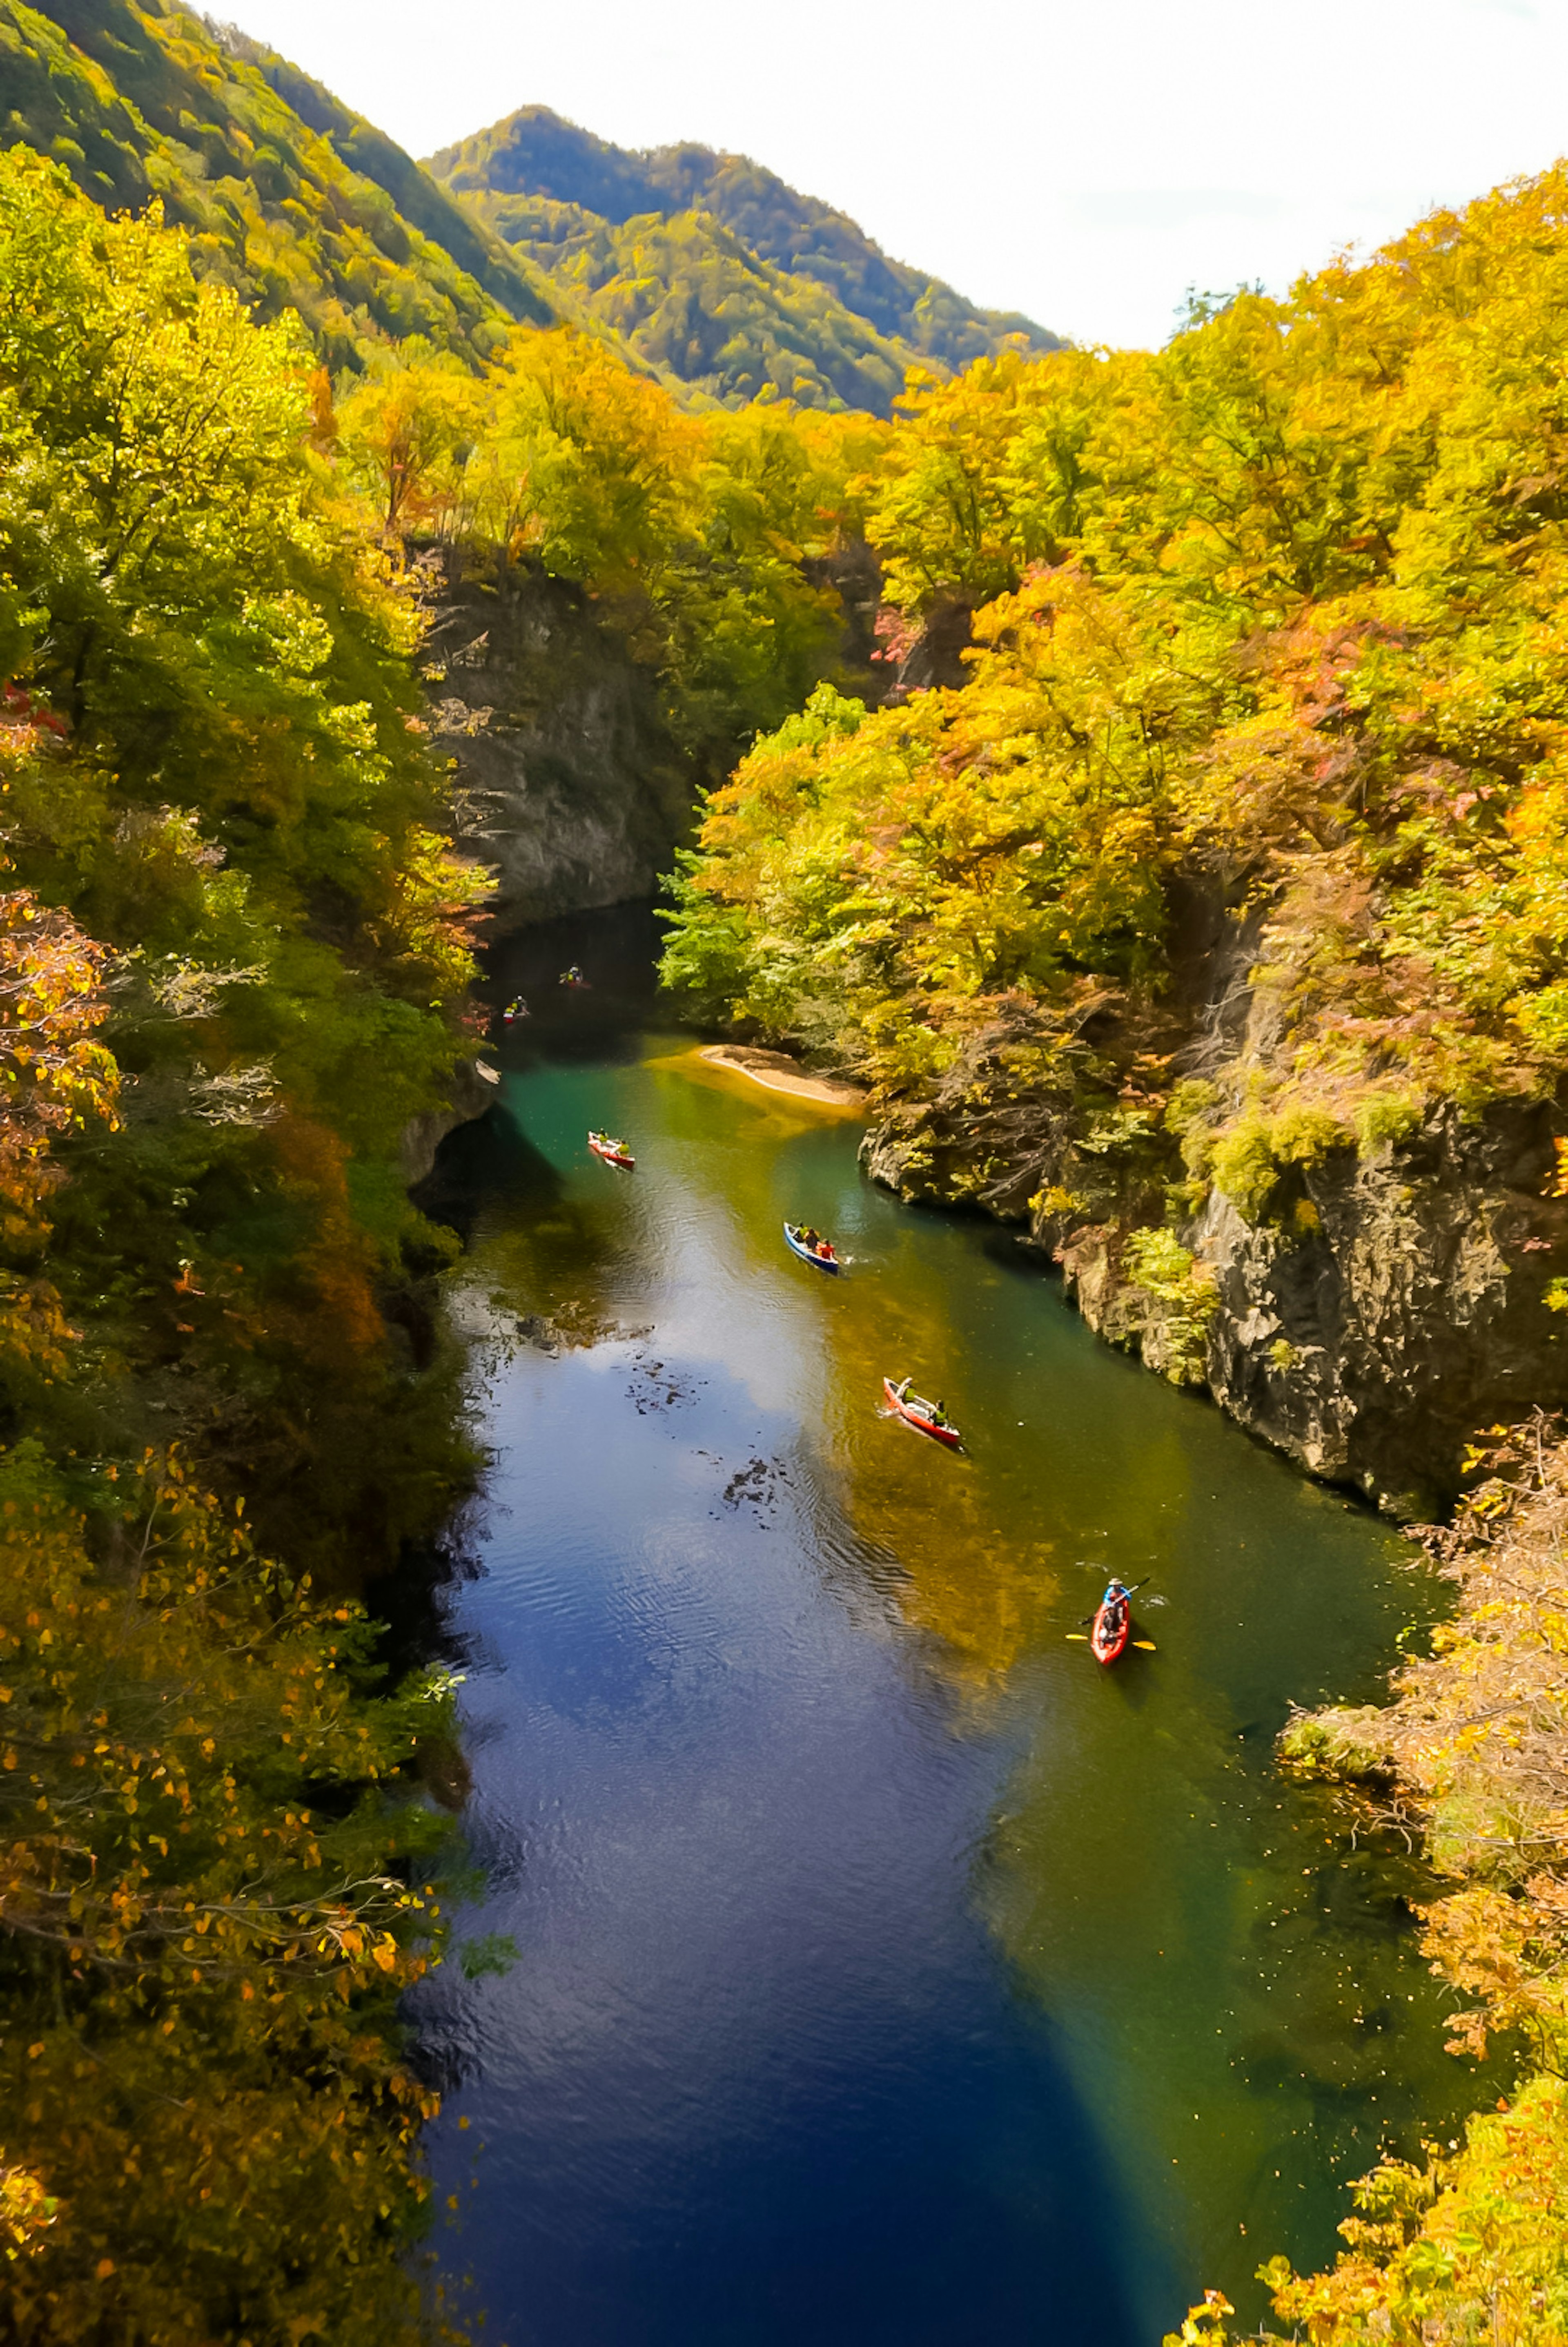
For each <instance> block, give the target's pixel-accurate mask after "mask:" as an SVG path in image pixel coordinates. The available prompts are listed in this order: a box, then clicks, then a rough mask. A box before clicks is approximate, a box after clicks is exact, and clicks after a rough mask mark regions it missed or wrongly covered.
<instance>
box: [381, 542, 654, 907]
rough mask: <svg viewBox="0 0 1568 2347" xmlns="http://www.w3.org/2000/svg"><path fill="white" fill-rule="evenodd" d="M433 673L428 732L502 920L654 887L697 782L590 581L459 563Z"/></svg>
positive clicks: (445, 602) (430, 667)
mask: <svg viewBox="0 0 1568 2347" xmlns="http://www.w3.org/2000/svg"><path fill="white" fill-rule="evenodd" d="M426 676H427V682H428V684H429V688H430V693H431V705H432V723H433V730H434V732H435V733H436V736H437V739H438V741H439V743H440V744H441V746H442V747H443V749H445V750H448V751H450V752H451V753H452V754H453V756H454V757H455V759H456V761H457V766H458V774H459V781H460V786H461V792H462V802H461V804H462V813H463V840H464V843H465V844H466V845H467V846H470V847H472V849H473V852H474V853H475V854H476V855H479V856H483V857H484V861H485V862H486V863H488V864H491V865H493V866H494V867H495V870H496V872H497V874H498V876H499V880H500V890H499V894H498V897H497V898H496V903H495V927H496V928H497V929H499V930H501V931H503V932H504V931H506V930H510V929H516V928H524V926H525V925H526V924H527V923H529V922H531V921H539V920H547V919H550V918H552V917H555V915H557V914H560V913H574V912H588V911H592V910H593V909H595V908H596V907H599V906H602V905H614V904H619V903H622V902H624V901H625V900H626V899H627V898H630V897H650V896H652V895H653V893H654V890H655V887H656V886H657V880H658V877H659V875H660V874H661V873H664V872H667V870H668V869H669V866H670V859H671V856H672V855H673V853H674V850H675V848H676V846H677V844H678V843H679V842H680V841H681V840H683V839H684V838H685V837H686V835H687V831H688V829H689V827H690V823H691V815H692V803H693V800H694V798H695V796H696V789H695V785H694V784H693V782H692V779H691V777H690V775H689V773H687V772H685V771H683V769H682V766H681V764H680V762H679V760H678V759H677V756H676V754H675V752H674V750H673V747H672V745H671V743H670V741H669V738H668V736H667V733H666V732H665V729H664V727H663V726H662V724H661V723H660V720H659V712H658V705H657V691H656V680H655V678H654V676H653V674H652V672H651V671H649V670H648V669H647V668H646V667H644V666H641V665H639V663H638V662H637V661H636V660H635V659H634V657H633V656H632V652H631V651H630V648H629V647H628V645H627V643H626V639H625V637H624V636H623V635H621V634H620V632H619V631H618V630H616V628H615V627H614V625H613V624H612V623H611V622H610V621H609V620H607V619H606V618H605V617H604V616H603V615H602V614H601V613H600V611H599V610H598V608H597V607H596V604H595V602H594V601H593V600H592V599H591V598H590V597H589V596H588V595H587V594H586V593H585V591H584V590H583V589H581V588H578V587H575V586H573V585H572V584H571V583H570V582H569V581H567V580H565V579H552V578H549V577H547V576H546V575H545V573H544V572H543V571H541V570H538V569H533V568H531V567H529V568H508V569H503V570H501V571H499V572H497V571H496V570H494V569H483V570H474V571H467V570H465V569H463V566H462V565H461V564H460V563H459V562H457V561H456V560H455V559H454V560H453V561H452V562H451V563H450V564H449V566H448V567H447V569H446V570H445V572H444V574H443V579H442V580H441V583H440V585H439V588H438V589H437V591H436V595H435V614H434V619H433V626H432V630H431V634H430V638H429V641H428V652H427V661H426Z"/></svg>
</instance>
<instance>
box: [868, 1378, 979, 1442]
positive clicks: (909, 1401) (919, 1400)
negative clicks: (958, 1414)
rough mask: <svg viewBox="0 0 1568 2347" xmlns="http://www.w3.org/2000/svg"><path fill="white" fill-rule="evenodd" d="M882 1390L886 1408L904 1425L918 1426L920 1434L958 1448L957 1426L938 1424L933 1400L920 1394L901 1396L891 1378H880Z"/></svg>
mask: <svg viewBox="0 0 1568 2347" xmlns="http://www.w3.org/2000/svg"><path fill="white" fill-rule="evenodd" d="M882 1391H883V1393H884V1394H885V1395H886V1396H887V1403H888V1408H889V1409H891V1411H892V1412H893V1413H894V1415H895V1416H896V1417H898V1418H901V1419H903V1421H904V1423H905V1425H906V1426H915V1427H918V1428H919V1429H920V1430H921V1433H922V1434H929V1435H931V1436H932V1437H933V1438H934V1439H935V1440H936V1441H938V1442H945V1443H946V1444H947V1447H948V1449H949V1450H957V1449H958V1446H959V1441H960V1436H959V1431H958V1429H957V1427H956V1426H938V1424H937V1423H936V1419H935V1416H934V1412H935V1409H936V1404H935V1403H934V1402H931V1401H927V1400H925V1399H923V1397H922V1396H921V1395H920V1394H906V1395H903V1396H901V1395H900V1393H899V1389H898V1388H897V1387H896V1386H895V1385H894V1383H893V1381H892V1379H891V1378H883V1379H882Z"/></svg>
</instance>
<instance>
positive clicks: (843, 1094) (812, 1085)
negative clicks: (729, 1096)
mask: <svg viewBox="0 0 1568 2347" xmlns="http://www.w3.org/2000/svg"><path fill="white" fill-rule="evenodd" d="M697 1057H698V1059H699V1060H706V1061H708V1064H709V1066H710V1067H715V1068H728V1070H729V1071H730V1072H731V1074H733V1075H737V1076H745V1077H747V1078H748V1080H749V1081H750V1082H752V1083H754V1084H760V1085H761V1086H762V1089H763V1091H764V1092H788V1093H789V1095H790V1097H791V1098H792V1099H795V1100H806V1101H820V1102H821V1103H822V1105H823V1106H824V1107H825V1108H862V1107H863V1106H864V1105H865V1100H866V1095H865V1093H864V1092H862V1091H861V1089H860V1085H859V1084H846V1083H844V1082H842V1081H840V1079H839V1078H837V1077H836V1076H809V1075H807V1073H806V1072H805V1071H804V1069H802V1068H801V1067H800V1065H799V1062H798V1061H794V1060H792V1059H791V1058H790V1057H789V1053H788V1052H787V1051H758V1050H757V1049H756V1047H755V1046H754V1045H752V1044H750V1043H709V1044H708V1045H707V1047H706V1048H705V1049H704V1050H703V1051H699V1052H698V1053H697Z"/></svg>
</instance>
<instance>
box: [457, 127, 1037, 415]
mask: <svg viewBox="0 0 1568 2347" xmlns="http://www.w3.org/2000/svg"><path fill="white" fill-rule="evenodd" d="M426 168H427V169H428V170H429V171H430V172H431V174H432V175H433V177H434V178H435V179H439V180H440V181H441V182H442V183H443V185H444V186H446V187H447V188H449V189H450V190H451V191H452V192H453V194H454V195H456V196H460V197H463V199H464V200H467V201H468V202H469V203H470V204H471V205H472V206H473V209H474V210H476V211H478V212H479V213H480V214H481V216H482V217H483V218H484V220H485V222H486V223H487V225H488V226H490V227H491V228H493V229H494V231H496V232H497V233H498V234H499V235H500V236H502V237H503V238H504V239H505V241H507V242H508V243H509V244H511V245H513V246H514V249H517V250H520V251H525V252H526V253H527V255H528V258H529V259H530V260H531V261H533V262H534V263H535V266H537V267H539V268H541V269H543V270H544V272H545V274H546V275H547V276H549V277H550V278H551V280H552V282H553V283H554V284H555V288H556V290H557V292H560V293H561V294H562V295H563V297H564V298H565V300H566V301H567V302H568V303H570V302H574V301H575V302H576V304H577V305H578V307H579V309H586V310H587V311H588V312H589V313H591V314H592V315H593V316H594V317H595V318H596V320H597V321H598V322H599V323H604V324H606V325H613V326H614V327H615V329H616V332H617V333H619V334H620V335H621V336H622V337H623V339H624V340H625V341H626V343H627V344H628V345H629V346H630V348H631V349H632V350H633V351H634V352H635V353H636V354H637V355H638V356H639V357H640V358H642V359H643V360H644V362H645V363H647V364H652V365H654V366H655V367H656V369H657V371H658V372H659V373H661V374H666V375H667V376H669V375H672V374H673V375H674V376H675V377H677V379H679V380H683V381H685V382H687V384H692V385H693V386H694V387H695V388H697V389H698V390H699V391H702V392H705V393H706V394H707V395H708V396H711V397H714V398H718V399H720V400H722V401H724V402H725V403H726V404H728V405H737V404H739V403H740V402H741V401H744V400H745V399H747V398H751V397H755V396H757V395H759V383H758V368H759V364H761V366H762V369H763V374H764V376H765V378H766V380H767V381H768V382H769V384H771V386H772V388H773V390H774V391H775V392H776V393H777V392H784V393H786V394H789V395H792V396H797V397H799V396H800V395H801V388H800V386H801V384H805V386H806V396H807V397H808V398H809V399H816V400H817V401H818V402H819V404H829V405H837V404H842V405H850V406H855V405H861V406H870V407H872V408H875V409H878V410H880V411H881V412H882V413H884V414H885V413H886V412H887V410H888V408H889V406H890V405H891V398H892V396H893V394H894V393H895V392H896V391H897V389H898V387H899V384H900V383H901V380H902V374H903V371H904V369H905V368H906V367H907V366H909V365H911V364H916V363H921V362H923V363H924V364H928V365H935V366H936V367H937V368H939V369H942V370H946V369H949V368H958V367H962V366H965V365H968V364H970V363H971V362H972V360H974V359H977V358H983V357H987V356H990V355H993V354H995V353H997V352H999V351H1002V350H1004V349H1007V348H1010V347H1011V348H1023V349H1027V350H1030V351H1049V350H1057V349H1060V348H1061V343H1060V340H1059V338H1058V337H1057V336H1056V335H1054V334H1052V333H1048V332H1047V331H1046V330H1045V329H1044V327H1042V326H1039V325H1037V324H1036V323H1034V321H1033V319H1032V318H1026V317H1024V316H1023V315H1022V314H1020V313H1004V312H1000V311H995V310H983V309H979V308H977V307H976V306H975V304H974V303H972V302H967V301H965V299H964V298H963V296H962V294H960V293H957V292H954V291H953V289H952V286H950V285H946V284H944V283H943V282H942V281H941V280H940V279H937V278H932V277H931V276H929V275H927V274H926V273H925V272H922V271H920V270H917V269H912V268H911V267H909V266H908V265H907V264H906V263H904V262H902V261H892V260H891V259H890V258H889V257H888V255H887V254H886V253H885V252H883V251H882V250H881V246H880V245H878V244H876V243H874V242H873V241H872V240H871V238H870V237H869V236H867V234H866V233H865V231H864V230H863V229H861V228H860V226H859V225H858V224H857V223H856V222H855V221H854V220H851V219H850V217H849V215H848V214H847V213H846V212H841V211H838V210H835V209H834V208H833V207H832V206H831V205H830V204H826V203H823V202H821V201H820V200H819V199H818V198H816V197H813V196H803V195H801V194H799V192H798V191H797V190H795V189H793V188H791V187H789V185H788V184H787V182H786V181H785V180H783V179H780V178H779V175H778V173H777V172H774V171H770V170H769V169H767V168H766V166H765V165H763V164H760V163H758V162H755V161H754V160H753V159H751V158H750V157H749V156H747V155H735V154H727V153H720V152H719V151H718V150H717V149H714V148H711V147H704V146H700V145H697V144H696V143H694V142H684V143H681V144H677V145H672V146H667V147H651V148H646V149H640V150H634V149H628V148H625V147H616V146H614V145H612V144H611V143H610V141H609V140H607V139H605V138H596V136H595V134H594V133H593V132H592V131H590V130H584V129H582V128H580V127H579V126H578V125H577V124H576V123H575V122H568V121H566V120H565V118H564V117H562V116H561V115H558V114H556V113H554V112H553V111H552V109H551V108H549V107H547V106H524V107H520V108H518V109H517V110H516V112H515V113H514V114H509V115H508V116H507V117H506V118H505V119H504V121H501V122H497V123H494V124H492V125H491V127H490V128H488V129H486V130H481V131H476V132H475V133H474V135H473V137H472V138H464V139H461V140H459V141H458V142H457V144H456V145H454V146H452V147H446V148H443V149H442V151H441V152H440V153H439V154H437V155H433V156H432V157H431V158H430V160H429V162H428V164H427V166H426ZM547 206H569V207H572V208H573V209H574V210H575V213H577V214H587V215H591V216H592V217H593V219H594V220H596V221H598V222H599V223H601V224H602V226H603V229H604V231H606V236H605V239H603V240H601V244H602V246H603V250H601V251H599V252H598V253H597V254H596V257H595V261H594V263H593V264H592V265H591V266H588V267H585V265H584V261H583V251H582V246H581V241H579V242H578V243H577V244H576V245H575V247H574V250H573V262H572V272H571V275H570V277H569V279H567V280H563V278H562V275H561V273H560V272H561V268H562V261H561V257H560V255H561V248H562V245H563V238H562V236H561V233H560V222H559V221H558V220H554V219H552V218H550V217H549V216H548V215H547V213H545V211H543V210H541V207H547ZM634 221H635V222H637V223H639V224H641V223H644V222H648V221H656V222H660V223H663V224H664V227H665V229H666V231H667V232H668V233H669V234H671V235H676V234H677V232H678V235H679V238H680V240H681V241H683V243H684V246H685V248H686V250H685V260H686V263H687V268H688V270H689V271H690V272H691V274H692V279H693V287H694V289H695V293H696V298H697V302H698V305H699V307H701V306H703V305H704V290H705V281H707V291H708V293H709V294H710V295H711V296H712V298H713V299H714V300H716V301H719V302H723V303H724V305H725V309H724V314H725V315H726V316H727V317H728V314H729V312H730V310H731V309H732V307H733V304H732V302H731V300H730V296H731V294H732V292H733V288H732V287H731V285H730V284H729V282H728V277H727V276H726V275H725V272H723V271H722V270H721V269H718V266H717V262H718V251H717V246H716V249H715V251H714V252H713V253H707V254H705V253H703V252H701V251H698V250H697V245H698V243H699V242H700V231H699V226H698V224H699V223H702V222H708V223H711V224H712V226H713V227H714V228H716V229H718V230H720V231H725V232H727V237H728V238H729V239H733V240H734V241H735V242H736V243H737V244H738V245H739V246H741V247H744V249H745V251H746V252H747V253H748V254H749V255H751V256H753V257H754V258H755V259H756V260H757V261H759V262H762V263H764V264H766V265H767V267H768V268H769V270H771V271H773V272H782V273H783V279H784V280H785V281H787V282H780V283H779V284H778V286H777V287H776V290H775V294H774V298H773V301H772V302H771V303H769V302H766V301H764V302H762V307H761V309H760V310H759V312H758V313H757V315H756V317H755V320H754V324H753V329H752V331H751V332H750V333H741V334H740V335H739V336H738V339H737V338H735V337H731V340H732V341H733V342H734V343H735V347H734V348H733V349H732V350H730V352H729V354H728V359H727V360H726V359H725V358H724V356H723V354H722V353H720V354H717V356H718V362H719V363H718V364H715V363H714V361H715V358H716V354H715V353H714V352H713V351H712V349H711V348H710V345H711V344H712V342H713V336H712V335H711V334H699V335H698V336H697V338H696V342H697V346H698V347H699V348H700V350H701V352H702V354H703V355H704V360H705V368H704V371H703V372H700V373H697V374H693V373H692V372H690V371H689V370H688V369H687V367H685V366H684V365H683V364H681V363H680V361H679V354H678V353H677V352H676V350H675V347H674V343H673V340H672V337H671V334H670V333H668V332H667V331H666V328H667V321H666V320H664V319H663V318H662V317H661V316H660V315H659V314H658V313H659V312H660V310H661V309H662V306H663V305H661V304H659V303H657V302H654V303H652V304H651V305H650V304H648V302H647V300H646V298H645V300H644V301H643V302H640V303H639V302H638V300H637V299H636V297H635V296H634V294H633V292H632V286H633V281H634V278H635V280H636V283H637V284H638V285H640V286H641V287H643V288H644V289H646V288H647V283H648V276H647V268H646V267H639V269H638V270H637V271H636V272H629V271H628V272H616V269H615V268H614V267H613V265H611V264H612V263H613V261H614V257H615V255H616V251H618V249H619V247H620V245H621V244H622V243H624V241H625V239H624V236H623V235H621V234H620V233H619V232H621V231H626V228H627V226H628V224H629V223H631V222H634ZM681 224H684V226H683V225H681ZM565 241H566V242H567V243H570V242H571V240H570V239H566V240H565ZM590 279H591V280H592V281H593V282H589V281H590ZM753 298H754V299H759V298H760V297H756V296H754V297H753ZM824 303H826V304H828V305H830V308H824V307H823V304H824ZM682 307H683V315H686V314H689V311H690V302H689V301H687V302H685V303H684V304H683V305H682ZM813 310H816V311H818V312H820V314H819V315H816V316H815V317H813V316H812V314H811V313H812V312H813ZM639 312H640V314H639ZM765 313H766V314H765ZM780 333H781V334H782V337H783V340H782V343H781V345H780V347H779V349H777V350H770V349H769V348H768V347H767V345H768V344H769V342H770V341H776V340H778V338H779V334H780ZM688 339H689V337H688ZM797 343H799V344H800V345H801V347H800V348H799V350H797V349H796V348H795V345H796V344H797ZM808 345H809V347H808ZM797 359H799V362H800V363H801V364H802V365H803V366H804V369H805V372H804V374H800V373H797V374H796V375H795V377H794V378H793V379H789V369H790V367H791V365H792V364H795V362H796V360H797Z"/></svg>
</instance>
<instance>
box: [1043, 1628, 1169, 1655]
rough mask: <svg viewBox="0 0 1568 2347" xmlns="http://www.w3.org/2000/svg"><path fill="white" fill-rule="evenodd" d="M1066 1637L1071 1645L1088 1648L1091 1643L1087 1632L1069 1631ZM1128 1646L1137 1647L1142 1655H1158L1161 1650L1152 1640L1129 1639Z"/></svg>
mask: <svg viewBox="0 0 1568 2347" xmlns="http://www.w3.org/2000/svg"><path fill="white" fill-rule="evenodd" d="M1064 1635H1065V1637H1066V1639H1067V1641H1068V1644H1069V1645H1078V1646H1086V1645H1088V1643H1089V1635H1088V1633H1087V1631H1085V1630H1068V1631H1066V1632H1065V1633H1064ZM1127 1644H1128V1645H1132V1646H1136V1648H1137V1650H1138V1652H1139V1654H1140V1655H1157V1654H1158V1653H1159V1648H1158V1647H1157V1646H1156V1644H1155V1642H1154V1640H1153V1639H1152V1638H1129V1639H1128V1641H1127Z"/></svg>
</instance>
